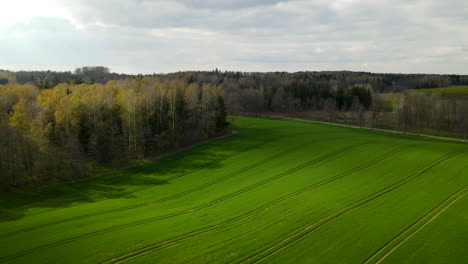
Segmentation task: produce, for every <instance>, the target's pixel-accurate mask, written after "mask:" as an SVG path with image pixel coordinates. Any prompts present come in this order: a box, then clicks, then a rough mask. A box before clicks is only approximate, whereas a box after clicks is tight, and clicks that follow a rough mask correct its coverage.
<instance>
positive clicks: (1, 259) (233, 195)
mask: <svg viewBox="0 0 468 264" xmlns="http://www.w3.org/2000/svg"><path fill="white" fill-rule="evenodd" d="M367 143H369V142H364V143H359V144H353V145H350V146H347V147H345V148H342V149H338V150H336V151H333V152H331V153H329V154H326V155H324V156H321V157H319V158H316V159H313V160H311V161H308V162H305V163H303V164H301V165H299V166H297V167H295V168H292V169H290V170H287V171H285V172H282V173H280V174H277V175H275V176H273V177H270V178H267V179H265V180H263V181H260V182H258V183H255V184H253V185H250V186H248V187H245V188H242V189H240V190H238V191H236V192H233V193H231V194H228V195H225V196H223V197H220V198H218V199H215V200H213V201H211V202H209V203H206V204H203V205H200V206H196V207H193V208H191V209H187V210H183V211H179V212H175V213H171V214H167V215H162V216H156V217H151V218H147V219H144V220H139V221H135V222H131V223H127V224H122V225H119V226H114V227H109V228H105V229H101V230H98V231H93V232H89V233H85V234H82V235H78V236H75V237H70V238H66V239H63V240H60V241H56V242H53V243H49V244H45V245H42V246H38V247H34V248H31V249H28V250H24V251H21V252H18V253H15V254H11V255H8V256H5V257H2V258H0V263H3V262H6V261H9V260H12V259H16V258H19V257H22V256H25V255H28V254H31V253H34V252H37V251H40V250H45V249H48V248H52V247H56V246H59V245H63V244H67V243H70V242H73V241H76V240H79V239H82V238H87V237H92V236H96V235H100V234H104V233H109V232H113V231H117V230H121V229H124V228H129V227H133V226H138V225H142V224H147V223H151V222H155V221H158V220H163V219H168V218H172V217H176V216H179V215H184V214H189V213H192V212H195V211H199V210H201V209H204V208H207V207H210V206H212V205H215V204H218V203H221V202H223V201H225V200H228V199H231V198H233V197H235V196H237V195H240V194H242V193H244V192H247V191H250V190H252V189H254V188H257V187H259V186H262V185H264V184H267V183H269V182H271V181H274V180H277V179H279V178H281V177H284V176H286V175H289V174H291V173H294V172H296V171H299V170H301V169H304V168H306V167H308V166H311V165H313V164H316V163H318V162H321V161H323V160H326V159H328V158H331V157H333V156H336V155H339V154H341V153H343V152H345V151H347V150H350V149H353V148H356V147H359V146H362V145H364V144H367Z"/></svg>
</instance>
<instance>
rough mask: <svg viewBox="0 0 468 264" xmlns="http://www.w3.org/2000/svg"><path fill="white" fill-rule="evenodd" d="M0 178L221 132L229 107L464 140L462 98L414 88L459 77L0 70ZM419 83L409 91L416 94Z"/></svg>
mask: <svg viewBox="0 0 468 264" xmlns="http://www.w3.org/2000/svg"><path fill="white" fill-rule="evenodd" d="M0 81H1V84H0V134H1V135H2V137H1V138H0V146H2V148H1V149H0V174H1V178H0V184H1V190H2V191H7V190H12V189H16V188H19V187H22V186H30V185H40V184H48V183H51V182H56V181H62V180H74V179H78V178H82V177H85V176H87V175H89V174H92V173H93V171H94V170H95V168H97V167H99V166H101V165H105V164H115V163H119V162H122V161H131V160H134V159H142V158H149V157H154V156H156V155H159V154H161V153H165V152H167V151H170V150H173V149H177V148H179V147H181V146H186V145H189V144H191V143H193V142H196V141H200V140H204V139H208V138H210V137H213V136H216V135H220V134H222V133H224V132H225V130H226V127H227V125H228V124H227V122H226V114H230V115H232V116H236V115H243V114H252V113H253V114H259V113H267V114H274V115H288V116H292V117H304V118H307V119H313V120H322V121H327V122H336V123H345V124H354V125H358V126H367V127H372V128H374V127H376V128H386V129H394V130H402V131H405V132H406V131H408V132H418V133H424V134H434V135H443V136H450V137H460V138H465V139H466V138H467V134H468V103H467V102H468V101H467V97H464V96H452V97H445V96H441V95H439V94H428V93H419V92H417V91H418V90H420V91H427V89H425V88H438V87H450V86H457V87H458V86H461V85H468V76H466V75H436V74H377V73H366V72H347V71H336V72H297V73H286V72H269V73H245V72H228V71H225V72H222V71H219V70H218V69H216V70H214V71H199V72H177V73H170V74H152V75H126V74H117V73H111V72H110V70H109V69H108V68H106V67H102V66H96V67H82V68H78V69H76V70H75V71H74V72H73V73H72V72H53V71H45V72H44V71H42V72H41V71H34V72H27V71H19V72H12V71H0ZM415 91H416V92H415Z"/></svg>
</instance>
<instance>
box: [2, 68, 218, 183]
mask: <svg viewBox="0 0 468 264" xmlns="http://www.w3.org/2000/svg"><path fill="white" fill-rule="evenodd" d="M225 120H226V111H225V108H224V98H223V91H222V88H221V87H220V86H219V85H215V84H204V85H198V84H197V83H191V84H188V83H187V82H185V81H182V80H161V79H160V78H156V77H136V78H133V79H130V80H120V81H109V82H107V83H106V84H79V85H77V84H68V83H61V84H58V85H57V86H55V88H53V89H42V90H39V89H38V88H37V87H35V86H33V85H29V84H26V85H20V84H8V85H3V86H0V135H2V136H1V137H0V185H1V189H2V190H3V191H5V190H9V189H12V188H16V187H20V186H25V185H36V184H40V183H47V182H51V181H55V180H58V179H59V180H62V179H64V180H69V179H74V178H77V177H83V176H85V175H86V174H87V173H88V170H87V168H89V167H90V165H93V164H94V165H96V164H103V163H109V162H113V161H122V160H127V159H133V158H142V157H150V156H152V155H156V154H159V153H162V152H165V151H168V150H170V149H173V148H175V147H179V146H183V145H186V144H190V143H192V142H194V141H197V140H201V139H206V138H208V137H211V136H214V135H217V134H220V133H222V132H223V131H225V129H226V126H227V123H226V121H225ZM91 167H92V166H91Z"/></svg>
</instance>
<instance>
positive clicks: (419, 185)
mask: <svg viewBox="0 0 468 264" xmlns="http://www.w3.org/2000/svg"><path fill="white" fill-rule="evenodd" d="M235 125H236V130H237V131H238V134H236V135H233V136H230V137H226V138H222V139H218V140H215V141H212V142H210V143H208V144H204V145H200V146H197V147H194V148H191V149H188V150H184V151H181V152H178V153H176V154H174V155H171V156H168V157H164V158H162V159H161V160H159V161H156V162H151V163H148V164H144V165H141V166H138V167H133V168H128V169H125V170H122V171H120V172H118V173H114V174H111V175H105V176H100V177H94V178H90V179H88V180H83V181H79V182H76V183H72V184H64V185H57V186H51V187H45V188H40V189H38V190H35V191H31V190H29V191H24V192H21V193H15V194H10V195H7V196H3V197H1V200H0V206H1V207H0V208H1V215H0V247H1V248H2V250H1V251H0V263H257V262H263V263H366V262H367V263H377V262H380V263H403V262H405V261H406V262H408V263H443V262H449V263H464V262H465V261H466V259H467V256H466V250H464V248H465V247H464V246H463V245H466V244H467V243H468V238H467V237H468V236H467V229H466V217H467V216H466V211H467V206H468V204H467V196H468V195H466V196H465V194H466V192H467V189H468V188H467V184H468V147H467V146H466V145H465V144H461V143H452V142H443V141H437V140H430V139H423V138H417V137H409V136H401V135H388V134H384V133H379V132H372V131H363V130H359V129H353V128H346V127H336V126H328V125H322V124H314V123H307V122H299V121H288V120H273V119H254V118H244V117H242V118H237V120H236V121H235ZM434 249H437V250H434Z"/></svg>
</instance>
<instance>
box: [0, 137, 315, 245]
mask: <svg viewBox="0 0 468 264" xmlns="http://www.w3.org/2000/svg"><path fill="white" fill-rule="evenodd" d="M306 146H307V145H306V144H303V145H299V146H295V147H293V148H290V149H287V150H285V151H283V152H280V153H278V154H276V155H273V156H270V157H267V158H266V159H263V160H261V161H259V162H257V163H254V164H251V165H249V166H246V167H244V168H242V169H239V170H237V171H234V172H232V173H230V174H228V175H225V176H223V177H221V178H218V179H216V180H213V181H210V182H207V183H205V184H202V185H200V186H197V187H195V188H191V189H188V190H185V191H183V192H180V193H176V194H173V195H170V196H167V197H164V198H161V199H159V200H155V201H151V202H144V203H138V204H133V205H129V206H123V207H119V208H114V209H109V210H104V211H100V212H95V213H89V214H84V215H79V216H75V217H70V218H66V219H61V220H57V221H54V222H49V223H45V224H41V225H37V226H32V227H28V228H24V229H19V230H16V231H13V232H10V233H6V234H3V235H0V238H4V237H9V236H13V235H17V234H19V233H24V232H28V231H33V230H37V229H40V228H45V227H50V226H54V225H57V224H62V223H67V222H71V221H76V220H81V219H85V218H89V217H93V216H100V215H105V214H109V213H116V212H122V211H126V210H131V209H136V208H141V207H145V206H149V205H154V204H158V203H162V202H166V201H169V200H172V199H176V198H179V197H183V196H184V195H187V194H190V193H193V192H195V191H198V190H202V189H204V188H206V187H209V186H212V185H214V184H216V183H219V182H222V181H224V180H227V179H229V178H232V177H234V176H236V175H239V174H241V173H244V172H246V171H249V170H251V169H254V168H256V167H259V166H261V165H263V164H266V163H268V162H270V161H273V160H275V159H277V158H280V157H283V156H285V155H288V154H290V153H292V152H294V151H297V150H299V149H302V148H304V147H306Z"/></svg>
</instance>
